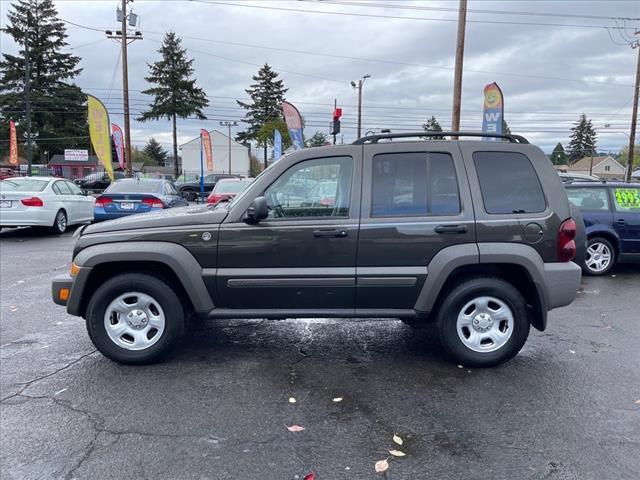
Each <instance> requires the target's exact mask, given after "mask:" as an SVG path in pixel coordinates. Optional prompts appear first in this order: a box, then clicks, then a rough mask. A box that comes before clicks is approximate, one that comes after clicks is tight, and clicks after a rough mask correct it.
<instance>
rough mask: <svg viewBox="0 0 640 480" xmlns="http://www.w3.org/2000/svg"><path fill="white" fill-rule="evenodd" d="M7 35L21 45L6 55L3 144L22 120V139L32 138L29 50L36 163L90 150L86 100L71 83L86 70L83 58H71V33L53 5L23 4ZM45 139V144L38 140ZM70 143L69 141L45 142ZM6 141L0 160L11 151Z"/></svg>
mask: <svg viewBox="0 0 640 480" xmlns="http://www.w3.org/2000/svg"><path fill="white" fill-rule="evenodd" d="M7 19H8V23H7V26H6V28H5V31H6V33H8V34H9V35H11V37H13V40H14V42H15V43H16V44H17V45H18V46H19V51H18V55H11V54H8V53H5V54H3V55H2V57H3V58H2V61H0V125H1V128H0V130H1V134H0V139H1V140H8V136H9V134H8V131H9V128H8V123H9V120H10V119H11V118H13V119H14V120H15V121H16V127H17V129H18V139H19V141H20V139H21V137H22V135H23V134H24V133H26V120H25V117H26V105H25V96H24V92H25V45H26V44H27V42H28V46H29V86H30V104H31V132H32V135H33V136H34V137H36V140H34V144H33V146H34V152H33V154H32V155H33V158H35V159H37V158H38V157H44V152H45V151H48V153H49V155H54V154H56V153H63V152H64V149H65V148H74V147H87V146H88V140H87V139H85V138H84V137H86V136H87V134H88V133H87V131H88V129H87V114H86V106H85V102H86V97H85V95H84V94H83V93H82V91H81V90H80V88H78V87H77V86H76V85H74V84H73V83H71V82H72V81H73V79H74V78H75V77H76V76H77V75H78V74H79V73H80V72H81V71H82V69H81V68H78V64H79V63H80V58H79V57H76V56H74V55H72V54H71V53H65V52H64V51H63V50H64V49H65V47H67V45H68V44H67V42H66V38H67V33H66V29H65V26H64V23H63V22H62V21H60V19H59V18H58V12H57V11H56V8H55V6H54V5H53V2H52V0H18V1H17V2H15V3H13V4H12V10H10V11H9V12H8V13H7ZM37 138H41V139H43V140H37ZM46 138H64V140H44V139H46ZM8 148H9V146H8V142H0V150H1V151H0V157H2V156H3V154H4V153H5V152H6V151H8Z"/></svg>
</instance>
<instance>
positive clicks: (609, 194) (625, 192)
mask: <svg viewBox="0 0 640 480" xmlns="http://www.w3.org/2000/svg"><path fill="white" fill-rule="evenodd" d="M566 189H567V197H569V201H570V202H571V203H572V204H573V205H575V206H576V207H578V208H579V209H580V212H581V213H582V217H583V219H584V224H585V227H586V233H587V253H586V255H585V259H584V261H583V263H582V269H583V271H584V272H585V273H586V274H588V275H604V274H605V273H607V272H608V271H609V270H610V269H611V268H612V267H613V265H615V263H616V262H624V261H628V260H633V259H634V258H635V259H640V183H619V182H615V183H599V184H595V183H591V182H590V183H571V184H568V185H566Z"/></svg>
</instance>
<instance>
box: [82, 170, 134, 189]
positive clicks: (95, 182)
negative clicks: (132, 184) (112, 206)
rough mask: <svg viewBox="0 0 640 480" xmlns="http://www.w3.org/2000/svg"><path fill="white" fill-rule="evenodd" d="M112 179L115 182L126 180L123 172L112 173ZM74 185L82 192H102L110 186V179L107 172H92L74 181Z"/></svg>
mask: <svg viewBox="0 0 640 480" xmlns="http://www.w3.org/2000/svg"><path fill="white" fill-rule="evenodd" d="M113 177H114V179H115V180H120V179H122V178H126V174H125V172H121V171H115V172H113ZM75 183H76V185H78V186H79V187H80V188H81V189H83V190H104V189H106V188H107V187H108V186H109V185H111V178H110V177H109V175H108V174H107V172H93V173H90V174H88V175H85V176H84V177H82V178H79V179H77V180H75Z"/></svg>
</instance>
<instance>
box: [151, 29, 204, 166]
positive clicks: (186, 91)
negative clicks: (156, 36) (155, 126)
mask: <svg viewBox="0 0 640 480" xmlns="http://www.w3.org/2000/svg"><path fill="white" fill-rule="evenodd" d="M181 44H182V40H181V39H180V38H179V37H177V36H176V34H175V32H167V34H166V35H165V36H164V40H163V41H162V46H161V47H160V49H159V50H158V52H159V53H160V55H162V59H161V60H159V61H157V62H155V63H153V64H148V65H149V76H148V77H145V80H146V81H147V82H149V83H150V84H152V85H154V86H153V87H151V88H148V89H147V90H144V91H143V92H142V93H143V94H146V95H151V96H153V97H154V99H153V103H152V104H151V105H150V106H149V110H147V111H146V112H143V113H142V115H141V116H140V117H139V118H138V121H141V122H146V121H148V120H158V119H160V118H166V119H167V120H171V124H172V129H173V157H174V158H175V159H176V161H175V166H174V175H175V177H176V178H178V177H179V176H180V166H179V165H178V128H177V119H178V118H188V117H190V116H192V115H195V117H196V118H197V119H199V120H206V118H207V117H206V116H205V115H204V113H203V112H202V109H203V108H204V107H206V106H207V105H209V100H208V99H207V95H206V94H205V92H204V90H202V89H201V88H200V87H198V86H197V85H196V79H195V78H191V76H192V75H193V71H194V70H193V59H188V58H187V50H186V49H184V48H182V45H181Z"/></svg>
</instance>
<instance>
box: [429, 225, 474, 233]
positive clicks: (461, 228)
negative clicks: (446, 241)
mask: <svg viewBox="0 0 640 480" xmlns="http://www.w3.org/2000/svg"><path fill="white" fill-rule="evenodd" d="M436 233H445V234H446V233H467V226H466V225H438V226H437V227H436Z"/></svg>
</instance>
